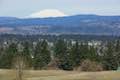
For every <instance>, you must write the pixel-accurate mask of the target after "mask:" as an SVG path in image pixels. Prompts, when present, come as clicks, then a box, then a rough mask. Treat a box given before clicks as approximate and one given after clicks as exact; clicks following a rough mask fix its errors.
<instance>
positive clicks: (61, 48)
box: [54, 39, 73, 70]
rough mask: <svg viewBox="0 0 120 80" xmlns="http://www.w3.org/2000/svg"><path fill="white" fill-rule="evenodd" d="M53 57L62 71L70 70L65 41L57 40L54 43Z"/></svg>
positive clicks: (68, 54)
mask: <svg viewBox="0 0 120 80" xmlns="http://www.w3.org/2000/svg"><path fill="white" fill-rule="evenodd" d="M54 50H55V51H54V52H55V57H56V58H57V59H58V60H59V65H58V67H59V68H60V69H63V70H72V69H73V66H72V62H71V55H70V52H69V51H68V47H67V43H66V41H65V40H60V39H59V40H58V41H57V42H56V43H55V49H54Z"/></svg>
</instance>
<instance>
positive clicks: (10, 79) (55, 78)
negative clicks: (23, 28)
mask: <svg viewBox="0 0 120 80" xmlns="http://www.w3.org/2000/svg"><path fill="white" fill-rule="evenodd" d="M0 80H16V74H15V71H14V70H0ZM23 80H120V72H119V71H106V72H74V71H60V70H57V71H56V70H41V71H34V70H26V71H24V76H23Z"/></svg>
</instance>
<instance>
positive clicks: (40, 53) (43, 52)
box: [33, 40, 51, 69]
mask: <svg viewBox="0 0 120 80" xmlns="http://www.w3.org/2000/svg"><path fill="white" fill-rule="evenodd" d="M50 60H51V56H50V51H49V49H48V43H47V41H45V40H43V41H41V42H38V44H37V46H36V48H35V54H34V61H33V62H34V64H33V66H34V68H35V69H43V68H45V67H46V66H47V65H48V63H49V62H50Z"/></svg>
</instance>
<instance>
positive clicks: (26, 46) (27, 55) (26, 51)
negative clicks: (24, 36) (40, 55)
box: [22, 42, 32, 67]
mask: <svg viewBox="0 0 120 80" xmlns="http://www.w3.org/2000/svg"><path fill="white" fill-rule="evenodd" d="M30 49H31V47H30V43H29V42H24V43H23V51H22V57H23V59H24V61H25V62H26V64H27V66H28V67H30V66H32V53H31V51H30Z"/></svg>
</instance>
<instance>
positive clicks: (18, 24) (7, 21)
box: [0, 15, 120, 35]
mask: <svg viewBox="0 0 120 80" xmlns="http://www.w3.org/2000/svg"><path fill="white" fill-rule="evenodd" d="M6 29H7V30H6ZM0 33H9V34H11V33H12V34H92V35H120V16H98V15H75V16H68V17H56V18H28V19H19V18H14V17H0Z"/></svg>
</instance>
